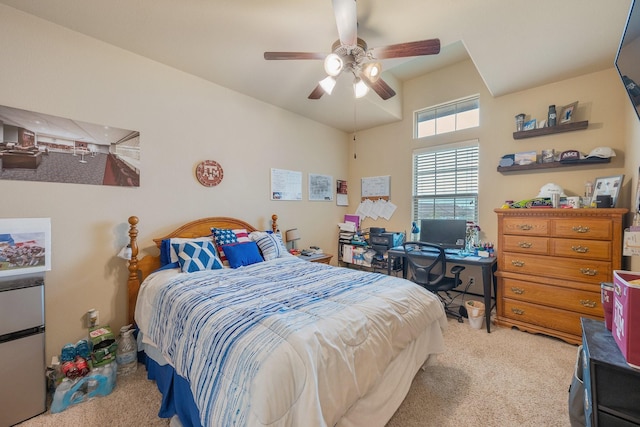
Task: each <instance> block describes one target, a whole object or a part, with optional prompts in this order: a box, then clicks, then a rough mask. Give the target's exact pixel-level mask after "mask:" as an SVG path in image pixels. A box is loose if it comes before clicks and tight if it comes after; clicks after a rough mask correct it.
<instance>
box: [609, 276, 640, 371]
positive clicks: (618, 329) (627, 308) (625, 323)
mask: <svg viewBox="0 0 640 427" xmlns="http://www.w3.org/2000/svg"><path fill="white" fill-rule="evenodd" d="M636 280H637V281H638V283H633V282H634V281H636ZM613 291H614V295H613V329H612V331H611V333H612V334H613V338H614V340H615V341H616V344H618V347H619V348H620V351H621V352H622V355H623V356H624V358H625V359H626V360H627V363H628V364H629V365H631V366H633V367H634V368H638V369H640V273H634V272H631V271H622V270H615V271H614V272H613Z"/></svg>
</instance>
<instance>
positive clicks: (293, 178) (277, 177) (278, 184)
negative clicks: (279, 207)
mask: <svg viewBox="0 0 640 427" xmlns="http://www.w3.org/2000/svg"><path fill="white" fill-rule="evenodd" d="M271 200H302V172H298V171H289V170H284V169H271Z"/></svg>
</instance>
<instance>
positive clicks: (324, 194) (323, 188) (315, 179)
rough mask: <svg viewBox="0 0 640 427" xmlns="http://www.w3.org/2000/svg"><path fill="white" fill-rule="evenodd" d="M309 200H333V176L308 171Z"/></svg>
mask: <svg viewBox="0 0 640 427" xmlns="http://www.w3.org/2000/svg"><path fill="white" fill-rule="evenodd" d="M309 200H311V201H323V202H329V201H331V200H333V177H332V176H329V175H319V174H315V173H310V174H309Z"/></svg>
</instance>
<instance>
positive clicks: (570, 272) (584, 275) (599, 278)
mask: <svg viewBox="0 0 640 427" xmlns="http://www.w3.org/2000/svg"><path fill="white" fill-rule="evenodd" d="M498 261H499V268H500V269H501V270H503V271H511V272H514V273H522V274H528V275H532V276H545V277H555V278H558V279H569V280H576V281H579V282H587V283H597V284H600V283H601V282H610V281H611V279H612V271H611V263H610V262H606V261H597V260H590V259H571V258H560V257H551V256H543V255H528V254H519V253H513V252H504V253H503V254H502V255H501V256H500V258H498ZM500 261H502V262H500Z"/></svg>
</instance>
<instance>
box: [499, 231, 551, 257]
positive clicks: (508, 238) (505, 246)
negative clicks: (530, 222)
mask: <svg viewBox="0 0 640 427" xmlns="http://www.w3.org/2000/svg"><path fill="white" fill-rule="evenodd" d="M549 240H550V239H549V238H548V237H535V236H516V235H505V236H504V238H503V240H502V248H501V249H502V250H503V251H506V252H522V253H528V254H538V255H548V254H549V253H550V252H549Z"/></svg>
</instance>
